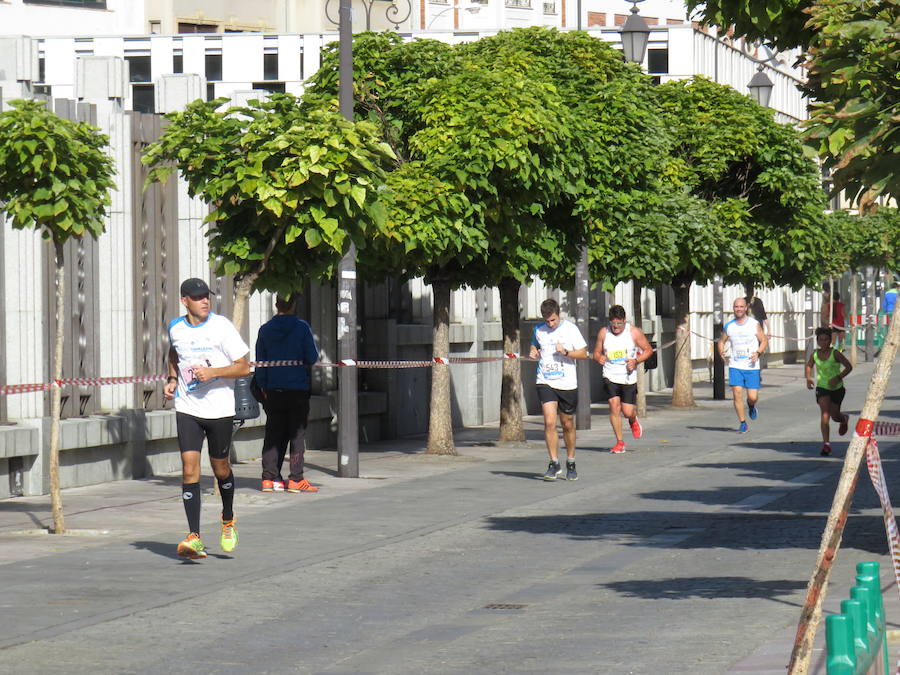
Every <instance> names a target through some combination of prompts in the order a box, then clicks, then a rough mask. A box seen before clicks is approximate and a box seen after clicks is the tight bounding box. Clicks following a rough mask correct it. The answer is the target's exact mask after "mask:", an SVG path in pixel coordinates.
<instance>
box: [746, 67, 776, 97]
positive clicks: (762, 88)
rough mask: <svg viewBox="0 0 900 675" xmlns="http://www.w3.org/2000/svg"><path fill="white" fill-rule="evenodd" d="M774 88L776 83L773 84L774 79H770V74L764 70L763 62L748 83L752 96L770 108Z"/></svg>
mask: <svg viewBox="0 0 900 675" xmlns="http://www.w3.org/2000/svg"><path fill="white" fill-rule="evenodd" d="M774 88H775V85H774V84H772V80H770V79H769V76H768V75H766V74H765V73H764V72H763V64H762V63H760V64H759V67H758V68H757V69H756V74H755V75H754V76H753V77H752V78H751V79H750V82H749V83H748V84H747V89H749V90H750V96H752V97H753V100H754V101H756V102H757V103H759V104H760V105H761V106H762V107H763V108H768V107H769V101H770V100H771V98H772V90H773V89H774Z"/></svg>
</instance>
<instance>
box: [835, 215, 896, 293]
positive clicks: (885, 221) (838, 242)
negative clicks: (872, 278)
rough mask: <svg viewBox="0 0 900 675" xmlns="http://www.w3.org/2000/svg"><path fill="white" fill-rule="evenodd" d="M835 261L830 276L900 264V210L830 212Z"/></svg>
mask: <svg viewBox="0 0 900 675" xmlns="http://www.w3.org/2000/svg"><path fill="white" fill-rule="evenodd" d="M827 227H828V229H829V234H830V235H831V238H830V242H831V250H830V253H831V256H830V259H831V260H832V261H833V262H832V265H831V268H830V269H829V270H828V274H829V276H839V275H841V274H843V273H844V272H845V271H846V270H858V269H860V268H862V267H866V266H872V267H879V268H881V269H887V270H894V269H898V268H900V212H898V211H897V209H890V208H882V209H879V210H878V211H877V212H876V213H869V214H865V215H854V214H851V213H848V212H847V211H834V212H832V213H830V214H828V216H827Z"/></svg>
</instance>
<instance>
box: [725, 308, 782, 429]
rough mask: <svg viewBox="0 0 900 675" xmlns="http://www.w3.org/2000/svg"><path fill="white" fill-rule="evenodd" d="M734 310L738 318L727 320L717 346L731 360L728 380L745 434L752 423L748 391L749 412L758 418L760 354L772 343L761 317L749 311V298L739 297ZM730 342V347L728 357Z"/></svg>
mask: <svg viewBox="0 0 900 675" xmlns="http://www.w3.org/2000/svg"><path fill="white" fill-rule="evenodd" d="M732 310H733V311H734V318H733V319H732V320H731V321H729V322H728V323H726V324H725V328H724V329H723V331H722V337H721V338H720V339H719V342H718V343H717V344H716V348H717V349H718V350H719V356H721V357H722V360H727V361H728V383H729V384H730V385H731V395H732V398H733V399H734V411H735V412H736V413H737V417H738V422H739V425H738V432H739V433H742V434H745V433H747V431H749V427H748V426H747V419H746V417H745V416H744V392H745V391H746V393H747V407H748V414H749V416H750V419H751V420H755V419H756V418H757V416H758V415H759V410H758V409H757V403H758V401H759V387H760V380H759V357H760V356H761V355H762V354H763V352H765V351H766V347H768V346H769V338H767V337H766V334H765V333H764V332H763V329H762V325H760V323H759V321H757V320H756V319H754V318H753V317H752V316H749V315H748V314H747V300H746V299H745V298H738V299H737V300H735V301H734V305H732ZM726 346H728V347H729V349H728V351H729V355H728V356H727V357H726V353H725V348H726Z"/></svg>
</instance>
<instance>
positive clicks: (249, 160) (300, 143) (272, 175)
mask: <svg viewBox="0 0 900 675" xmlns="http://www.w3.org/2000/svg"><path fill="white" fill-rule="evenodd" d="M298 103H299V102H298V101H297V99H295V98H294V97H293V96H290V95H289V94H276V95H273V96H272V98H271V99H270V100H268V101H251V102H250V103H249V104H248V105H247V106H236V107H230V108H227V109H224V110H220V109H219V108H220V107H221V106H222V104H223V99H218V100H216V101H211V102H205V101H199V100H198V101H195V102H194V103H191V104H190V105H188V106H187V108H185V110H184V111H181V112H176V113H171V114H169V115H168V116H167V118H168V119H169V122H170V123H169V125H168V126H167V127H166V129H165V131H164V132H163V134H162V136H161V137H160V138H159V139H158V140H157V141H156V142H154V143H153V144H151V145H150V146H149V147H148V149H147V151H146V154H145V156H144V158H143V161H144V162H145V163H147V164H150V165H151V166H152V167H153V169H152V171H151V172H150V175H149V177H148V181H163V180H166V179H167V178H168V177H169V176H170V175H171V174H172V172H174V171H176V170H177V171H179V172H180V173H181V175H182V176H183V177H184V178H185V180H186V181H187V184H188V190H189V193H190V195H191V196H199V197H201V198H202V199H203V200H204V201H207V202H209V203H210V204H212V205H213V206H214V209H213V211H212V212H211V213H210V214H209V216H208V217H207V219H206V221H207V223H208V224H209V229H208V232H207V234H208V236H209V251H210V258H211V259H213V260H216V261H217V270H216V271H217V272H218V273H219V274H234V275H235V276H236V282H235V285H236V291H237V292H236V299H235V305H234V317H233V318H234V323H235V325H236V326H237V327H240V325H241V323H242V320H243V315H244V308H245V306H246V303H247V299H248V298H249V295H250V293H251V292H252V291H253V290H254V289H266V290H270V291H276V292H280V293H291V292H294V291H297V290H300V289H301V288H302V287H303V285H304V284H305V282H306V281H307V280H308V279H309V278H321V279H325V278H330V277H331V276H332V274H333V271H334V269H335V266H336V265H337V263H338V261H339V260H340V258H341V256H342V255H343V254H344V252H345V251H346V250H347V247H348V246H349V243H350V241H351V240H352V241H354V242H355V243H356V245H357V247H358V248H359V249H364V248H365V246H366V245H367V241H368V239H369V238H370V237H372V236H373V235H374V233H375V231H376V230H378V229H379V228H382V227H383V226H384V223H385V217H386V210H385V207H384V205H383V203H382V193H383V186H384V179H385V173H386V171H387V170H388V169H389V168H390V167H392V166H393V164H394V159H395V157H394V154H393V152H392V151H391V149H390V148H389V147H388V146H387V145H386V144H385V143H383V142H382V141H381V140H380V138H379V137H378V134H377V130H376V128H375V127H374V126H373V125H372V124H370V123H368V122H358V123H355V124H354V123H351V122H347V121H346V120H344V119H343V118H342V117H341V116H340V115H338V114H337V113H334V112H330V111H325V110H304V111H301V110H300V107H299V104H298Z"/></svg>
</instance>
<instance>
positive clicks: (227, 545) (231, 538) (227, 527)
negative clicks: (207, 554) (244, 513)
mask: <svg viewBox="0 0 900 675" xmlns="http://www.w3.org/2000/svg"><path fill="white" fill-rule="evenodd" d="M235 520H237V518H232V519H231V520H223V521H222V538H221V539H219V544H220V545H221V546H222V550H223V551H225V553H231V552H232V551H233V550H234V547H235V546H237V543H238V533H237V528H236V527H235V526H234V521H235Z"/></svg>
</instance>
